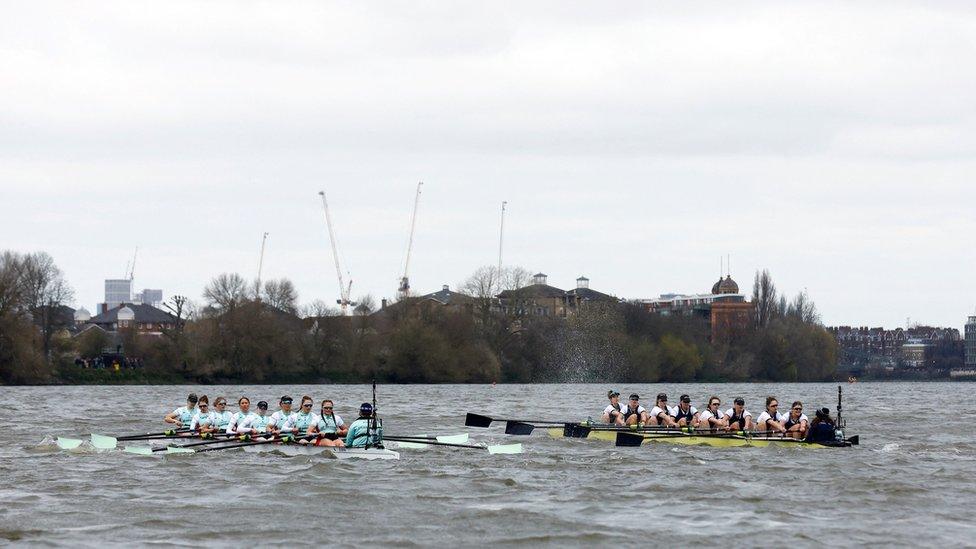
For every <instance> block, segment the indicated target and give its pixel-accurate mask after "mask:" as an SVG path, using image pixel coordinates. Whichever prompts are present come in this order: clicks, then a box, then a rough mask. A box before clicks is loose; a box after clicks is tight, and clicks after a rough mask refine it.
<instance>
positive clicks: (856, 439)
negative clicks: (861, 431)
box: [847, 435, 861, 446]
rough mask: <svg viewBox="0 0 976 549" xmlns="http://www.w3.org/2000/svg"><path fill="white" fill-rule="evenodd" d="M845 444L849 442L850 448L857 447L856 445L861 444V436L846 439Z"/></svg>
mask: <svg viewBox="0 0 976 549" xmlns="http://www.w3.org/2000/svg"><path fill="white" fill-rule="evenodd" d="M847 442H850V443H851V445H852V446H857V445H858V444H860V443H861V435H854V436H852V437H851V438H849V439H847Z"/></svg>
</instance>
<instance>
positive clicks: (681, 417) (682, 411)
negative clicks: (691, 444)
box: [672, 395, 699, 429]
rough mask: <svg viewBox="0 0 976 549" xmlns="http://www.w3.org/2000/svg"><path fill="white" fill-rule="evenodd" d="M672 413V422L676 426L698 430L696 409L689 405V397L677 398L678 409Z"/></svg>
mask: <svg viewBox="0 0 976 549" xmlns="http://www.w3.org/2000/svg"><path fill="white" fill-rule="evenodd" d="M672 411H673V412H674V422H675V423H677V424H678V427H693V428H695V429H697V428H698V422H699V419H698V409H697V408H695V407H694V406H692V405H691V397H690V396H688V395H681V397H680V398H678V407H677V408H674V409H673V410H672Z"/></svg>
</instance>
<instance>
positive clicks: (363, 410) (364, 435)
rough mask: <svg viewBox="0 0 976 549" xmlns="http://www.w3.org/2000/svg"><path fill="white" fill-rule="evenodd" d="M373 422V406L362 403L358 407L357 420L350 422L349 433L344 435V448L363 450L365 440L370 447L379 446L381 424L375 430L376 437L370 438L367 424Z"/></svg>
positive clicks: (381, 439)
mask: <svg viewBox="0 0 976 549" xmlns="http://www.w3.org/2000/svg"><path fill="white" fill-rule="evenodd" d="M371 421H373V405H372V404H370V403H368V402H364V403H363V404H362V406H360V407H359V418H357V419H356V421H354V422H352V425H350V426H349V431H348V432H347V433H346V441H345V442H346V446H348V447H350V448H363V447H365V446H366V441H367V439H371V440H369V445H370V446H379V445H380V443H381V442H382V441H383V424H382V423H379V424H378V425H377V428H376V435H374V436H372V437H371V436H370V434H369V428H370V427H369V424H370V422H371Z"/></svg>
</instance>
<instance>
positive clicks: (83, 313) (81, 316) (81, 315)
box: [75, 307, 91, 322]
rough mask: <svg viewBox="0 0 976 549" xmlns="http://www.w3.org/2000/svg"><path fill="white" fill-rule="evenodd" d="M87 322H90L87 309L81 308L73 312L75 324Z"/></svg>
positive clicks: (89, 314)
mask: <svg viewBox="0 0 976 549" xmlns="http://www.w3.org/2000/svg"><path fill="white" fill-rule="evenodd" d="M89 320H91V313H89V312H88V309H86V308H84V307H82V308H80V309H78V310H77V311H75V322H88V321H89Z"/></svg>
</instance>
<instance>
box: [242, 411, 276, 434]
mask: <svg viewBox="0 0 976 549" xmlns="http://www.w3.org/2000/svg"><path fill="white" fill-rule="evenodd" d="M270 424H271V416H269V415H267V414H265V415H263V416H262V415H259V414H254V413H252V414H249V415H248V416H247V417H246V418H245V419H244V421H243V422H242V423H241V424H240V425H239V426H238V427H237V432H238V433H246V432H248V431H250V430H251V429H254V430H256V431H257V432H259V433H264V432H265V431H267V430H268V425H270Z"/></svg>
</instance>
